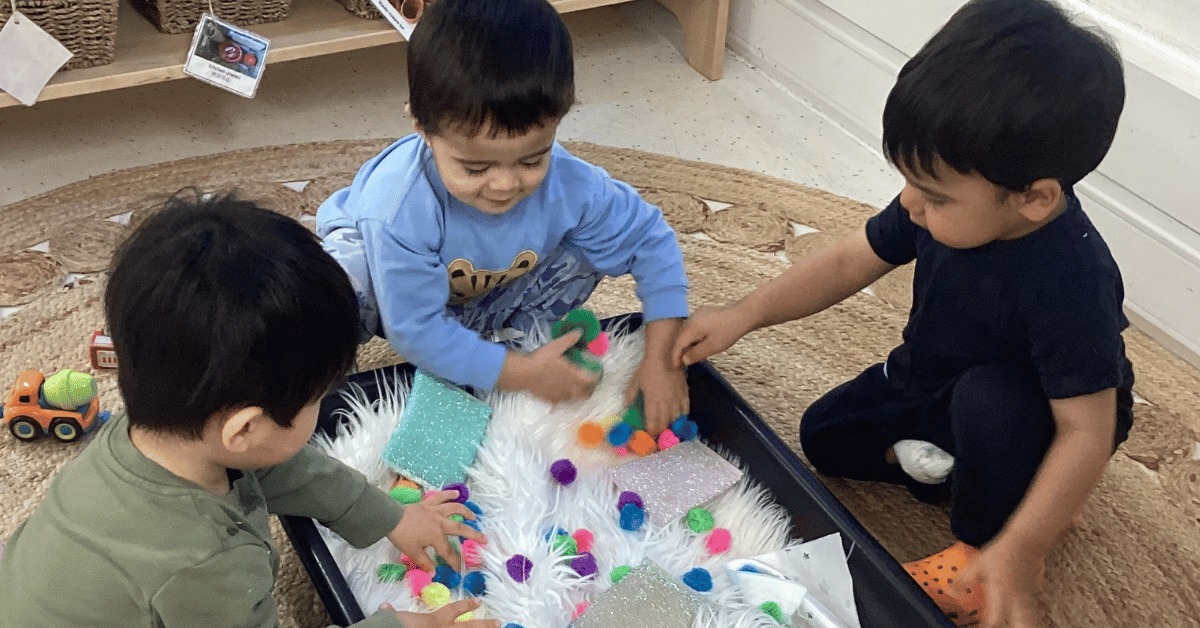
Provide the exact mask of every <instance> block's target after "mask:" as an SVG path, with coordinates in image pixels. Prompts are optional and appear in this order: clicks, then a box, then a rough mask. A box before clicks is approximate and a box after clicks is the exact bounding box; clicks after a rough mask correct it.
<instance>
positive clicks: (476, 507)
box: [463, 499, 483, 517]
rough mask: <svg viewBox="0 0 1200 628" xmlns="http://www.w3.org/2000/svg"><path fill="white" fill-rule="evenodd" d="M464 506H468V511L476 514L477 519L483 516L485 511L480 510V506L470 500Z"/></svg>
mask: <svg viewBox="0 0 1200 628" xmlns="http://www.w3.org/2000/svg"><path fill="white" fill-rule="evenodd" d="M463 506H466V507H467V508H468V509H470V510H471V512H473V513H475V516H476V517H482V516H483V509H482V508H480V507H479V505H478V504H476V503H475V502H473V501H471V500H469V499H468V500H467V501H465V502H463Z"/></svg>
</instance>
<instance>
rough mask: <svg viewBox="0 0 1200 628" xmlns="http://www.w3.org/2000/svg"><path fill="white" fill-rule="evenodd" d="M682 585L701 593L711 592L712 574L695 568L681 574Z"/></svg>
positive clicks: (700, 568)
mask: <svg viewBox="0 0 1200 628" xmlns="http://www.w3.org/2000/svg"><path fill="white" fill-rule="evenodd" d="M683 583H684V584H686V585H688V586H689V587H692V588H693V589H695V590H697V591H699V592H701V593H704V592H705V591H711V590H712V587H713V581H712V574H710V573H708V570H707V569H704V568H703V567H697V568H695V569H693V570H691V571H689V572H687V573H685V574H683Z"/></svg>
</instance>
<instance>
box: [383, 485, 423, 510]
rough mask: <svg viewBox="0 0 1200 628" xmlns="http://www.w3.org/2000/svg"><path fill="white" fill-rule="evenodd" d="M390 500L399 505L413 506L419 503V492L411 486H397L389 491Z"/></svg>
mask: <svg viewBox="0 0 1200 628" xmlns="http://www.w3.org/2000/svg"><path fill="white" fill-rule="evenodd" d="M390 495H391V496H392V499H394V500H396V501H398V502H400V503H401V504H406V505H407V504H415V503H417V502H419V501H421V491H418V490H417V489H415V488H413V487H411V486H397V487H396V488H394V489H392V490H391V493H390Z"/></svg>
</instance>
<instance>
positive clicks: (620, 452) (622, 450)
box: [613, 445, 629, 458]
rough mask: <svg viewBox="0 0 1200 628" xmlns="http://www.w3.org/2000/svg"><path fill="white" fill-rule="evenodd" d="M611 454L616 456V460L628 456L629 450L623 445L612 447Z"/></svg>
mask: <svg viewBox="0 0 1200 628" xmlns="http://www.w3.org/2000/svg"><path fill="white" fill-rule="evenodd" d="M613 453H614V454H616V455H617V457H618V458H624V457H625V456H628V455H629V448H628V447H626V446H624V445H621V446H620V447H613Z"/></svg>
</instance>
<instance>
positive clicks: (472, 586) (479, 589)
mask: <svg viewBox="0 0 1200 628" xmlns="http://www.w3.org/2000/svg"><path fill="white" fill-rule="evenodd" d="M463 588H464V589H466V590H467V593H470V594H471V595H474V596H480V595H483V594H484V593H487V579H486V577H485V576H484V573H483V572H482V571H472V572H471V573H469V574H467V575H465V576H463Z"/></svg>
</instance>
